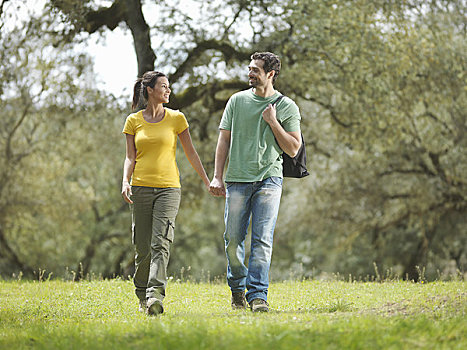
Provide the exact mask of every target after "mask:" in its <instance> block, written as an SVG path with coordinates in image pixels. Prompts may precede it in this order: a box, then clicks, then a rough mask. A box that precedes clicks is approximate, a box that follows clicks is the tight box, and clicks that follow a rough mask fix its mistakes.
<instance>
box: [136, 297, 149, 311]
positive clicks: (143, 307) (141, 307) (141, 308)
mask: <svg viewBox="0 0 467 350" xmlns="http://www.w3.org/2000/svg"><path fill="white" fill-rule="evenodd" d="M146 306H147V305H146V299H140V301H139V307H138V311H139V312H146Z"/></svg>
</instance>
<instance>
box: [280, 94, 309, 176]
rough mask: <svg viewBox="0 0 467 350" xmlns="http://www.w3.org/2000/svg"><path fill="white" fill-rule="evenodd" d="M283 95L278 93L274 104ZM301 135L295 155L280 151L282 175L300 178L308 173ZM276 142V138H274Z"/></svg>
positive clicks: (303, 140) (303, 141)
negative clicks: (300, 143) (291, 155)
mask: <svg viewBox="0 0 467 350" xmlns="http://www.w3.org/2000/svg"><path fill="white" fill-rule="evenodd" d="M283 97H284V95H280V96H279V97H278V98H277V99H276V100H275V101H274V103H273V105H275V104H276V103H277V102H279V101H280V100H281V99H282V98H283ZM300 134H301V137H302V145H301V146H300V149H299V150H298V152H297V154H296V155H295V157H293V158H292V157H290V156H289V155H288V154H287V153H285V152H283V153H282V175H283V176H284V177H296V178H301V177H305V176H308V175H310V173H309V172H308V170H307V168H306V150H305V139H304V138H303V134H302V133H300ZM276 142H277V140H276Z"/></svg>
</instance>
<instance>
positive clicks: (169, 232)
mask: <svg viewBox="0 0 467 350" xmlns="http://www.w3.org/2000/svg"><path fill="white" fill-rule="evenodd" d="M174 231H175V222H173V221H170V220H167V226H166V229H165V237H164V238H165V239H166V240H168V241H169V242H170V243H172V242H173V241H174Z"/></svg>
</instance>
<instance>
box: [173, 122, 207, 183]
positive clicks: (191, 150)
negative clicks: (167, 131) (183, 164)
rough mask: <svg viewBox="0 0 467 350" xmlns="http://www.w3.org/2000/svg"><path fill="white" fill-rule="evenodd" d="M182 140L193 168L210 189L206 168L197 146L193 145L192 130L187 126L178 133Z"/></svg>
mask: <svg viewBox="0 0 467 350" xmlns="http://www.w3.org/2000/svg"><path fill="white" fill-rule="evenodd" d="M178 137H179V139H180V142H181V144H182V147H183V151H184V152H185V155H186V157H187V159H188V161H189V162H190V164H191V166H192V167H193V169H195V170H196V172H197V173H198V175H199V177H200V178H201V180H203V182H204V185H205V186H206V188H207V189H208V190H209V178H208V176H207V175H206V171H205V170H204V167H203V163H201V159H199V156H198V153H197V152H196V150H195V146H193V141H192V140H191V135H190V131H189V130H188V128H186V129H185V130H184V131H182V132H181V133H180V134H178Z"/></svg>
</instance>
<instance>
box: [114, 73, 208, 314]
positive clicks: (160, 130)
mask: <svg viewBox="0 0 467 350" xmlns="http://www.w3.org/2000/svg"><path fill="white" fill-rule="evenodd" d="M170 92H171V90H170V87H169V81H168V79H167V77H166V75H165V74H163V73H160V72H154V71H149V72H146V73H144V75H143V77H142V78H139V79H138V80H137V81H136V83H135V86H134V94H133V104H132V108H133V109H135V108H136V107H137V106H138V105H139V103H140V102H141V101H140V98H141V94H142V95H143V97H144V101H143V102H146V108H145V109H144V110H140V111H138V112H136V113H133V114H130V115H129V116H128V117H127V119H126V122H125V126H124V128H123V133H124V134H125V136H126V158H125V163H124V167H123V182H122V196H123V199H124V200H125V201H126V202H128V203H130V204H132V206H131V207H132V228H133V243H134V244H135V246H136V254H135V267H136V270H135V275H134V284H135V287H136V289H135V292H136V295H137V296H138V298H139V300H140V304H139V305H140V308H139V309H140V311H146V312H147V313H148V314H149V315H157V314H160V313H162V312H164V308H163V305H162V300H163V299H164V296H165V287H166V284H167V264H168V262H169V256H170V254H169V248H170V244H171V243H172V241H173V238H174V227H175V217H176V216H177V212H178V207H179V204H180V175H179V172H178V168H177V164H176V162H175V151H176V147H177V136H178V138H179V139H180V142H181V144H182V146H183V150H184V151H185V155H186V157H187V158H188V160H189V161H190V163H191V165H192V167H193V168H194V169H195V170H196V172H197V173H198V175H199V176H200V177H201V179H202V180H203V182H204V184H205V186H206V189H207V190H209V182H210V181H209V179H208V177H207V175H206V172H205V170H204V168H203V164H202V163H201V160H200V159H199V156H198V153H197V152H196V150H195V148H194V146H193V143H192V141H191V136H190V132H189V130H188V123H187V121H186V119H185V116H184V115H183V113H181V112H179V111H175V110H172V109H169V108H164V106H163V103H168V102H169V96H170ZM130 178H131V185H130Z"/></svg>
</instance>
